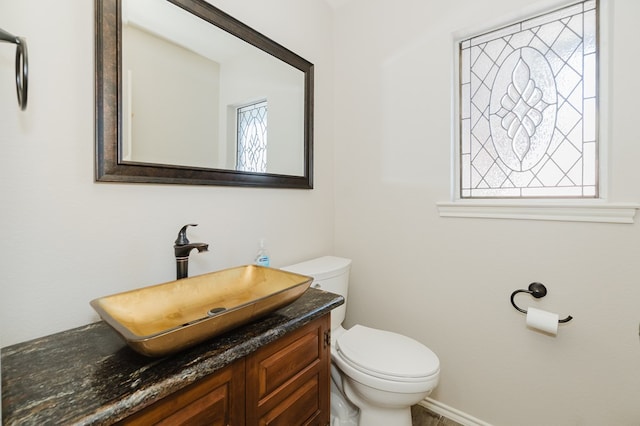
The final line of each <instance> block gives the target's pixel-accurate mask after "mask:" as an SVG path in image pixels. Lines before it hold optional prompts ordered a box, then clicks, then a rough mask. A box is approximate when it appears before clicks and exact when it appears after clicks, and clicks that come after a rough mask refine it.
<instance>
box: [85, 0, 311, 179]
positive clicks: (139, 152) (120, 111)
mask: <svg viewBox="0 0 640 426" xmlns="http://www.w3.org/2000/svg"><path fill="white" fill-rule="evenodd" d="M95 5H96V180H97V181H100V182H146V183H169V184H196V185H233V186H264V187H280V188H312V187H313V180H312V168H313V64H311V63H310V62H308V61H306V60H305V59H303V58H301V57H300V56H298V55H296V54H295V53H293V52H291V51H289V50H288V49H286V48H284V47H283V46H281V45H279V44H277V43H276V42H274V41H272V40H270V39H269V38H267V37H265V36H263V35H262V34H260V33H258V32H256V31H255V30H253V29H251V28H249V27H248V26H246V25H244V24H243V23H241V22H239V21H238V20H236V19H234V18H232V17H231V16H229V15H227V14H226V13H224V12H222V11H221V10H219V9H217V8H215V7H214V6H212V5H210V4H209V3H207V2H205V1H203V0H96V2H95Z"/></svg>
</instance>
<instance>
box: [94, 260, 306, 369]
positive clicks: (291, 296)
mask: <svg viewBox="0 0 640 426" xmlns="http://www.w3.org/2000/svg"><path fill="white" fill-rule="evenodd" d="M311 281H312V278H311V277H308V276H305V275H299V274H295V273H292V272H287V271H282V270H279V269H273V268H267V267H263V266H257V265H245V266H239V267H235V268H230V269H224V270H221V271H217V272H211V273H208V274H203V275H198V276H194V277H190V278H184V279H181V280H177V281H171V282H167V283H164V284H157V285H153V286H150V287H143V288H139V289H136V290H131V291H127V292H124V293H118V294H113V295H110V296H105V297H101V298H98V299H95V300H92V301H91V302H90V303H91V306H92V307H93V309H95V310H96V311H97V312H98V314H99V315H100V317H101V318H102V319H103V320H104V321H105V322H106V323H107V324H109V325H110V326H111V327H112V328H113V329H114V330H115V331H116V332H117V333H118V334H120V336H122V338H124V340H125V341H126V342H127V344H128V345H129V346H130V347H131V348H133V349H134V350H136V351H137V352H139V353H141V354H143V355H146V356H151V357H157V356H163V355H167V354H170V353H174V352H178V351H180V350H182V349H185V348H188V347H190V346H193V345H195V344H197V343H200V342H202V341H204V340H207V339H210V338H212V337H214V336H217V335H220V334H222V333H224V332H226V331H229V330H231V329H233V328H236V327H238V326H240V325H242V324H246V323H248V322H251V321H254V320H256V319H258V318H260V317H263V316H265V315H267V314H268V313H270V312H273V311H275V310H277V309H279V308H281V307H282V306H285V305H287V304H289V303H291V302H293V301H294V300H296V299H297V298H298V297H300V296H301V295H302V294H303V293H304V292H305V291H306V290H307V288H309V285H310V284H311Z"/></svg>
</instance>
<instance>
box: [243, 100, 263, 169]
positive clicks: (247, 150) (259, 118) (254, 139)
mask: <svg viewBox="0 0 640 426" xmlns="http://www.w3.org/2000/svg"><path fill="white" fill-rule="evenodd" d="M237 123H238V129H237V130H238V150H237V151H238V152H237V157H236V158H237V160H236V163H237V164H236V169H237V170H241V171H245V172H260V173H264V172H266V171H267V101H262V102H258V103H254V104H251V105H247V106H243V107H240V108H238V117H237Z"/></svg>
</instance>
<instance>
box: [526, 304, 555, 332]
mask: <svg viewBox="0 0 640 426" xmlns="http://www.w3.org/2000/svg"><path fill="white" fill-rule="evenodd" d="M558 319H559V317H558V314H554V313H553V312H547V311H543V310H542V309H536V308H529V309H527V327H530V328H533V329H536V330H540V331H544V332H545V333H549V334H552V335H554V336H555V335H557V334H558Z"/></svg>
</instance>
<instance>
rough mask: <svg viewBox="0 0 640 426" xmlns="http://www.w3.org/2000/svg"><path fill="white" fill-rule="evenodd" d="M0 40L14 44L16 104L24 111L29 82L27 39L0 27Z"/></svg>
mask: <svg viewBox="0 0 640 426" xmlns="http://www.w3.org/2000/svg"><path fill="white" fill-rule="evenodd" d="M0 41H6V42H9V43H13V44H15V45H16V90H17V93H18V105H20V109H21V110H22V111H24V110H25V109H27V87H28V83H29V56H28V54H27V40H25V39H24V38H23V37H16V36H14V35H13V34H11V33H8V32H6V31H5V30H3V29H2V28H0Z"/></svg>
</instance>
